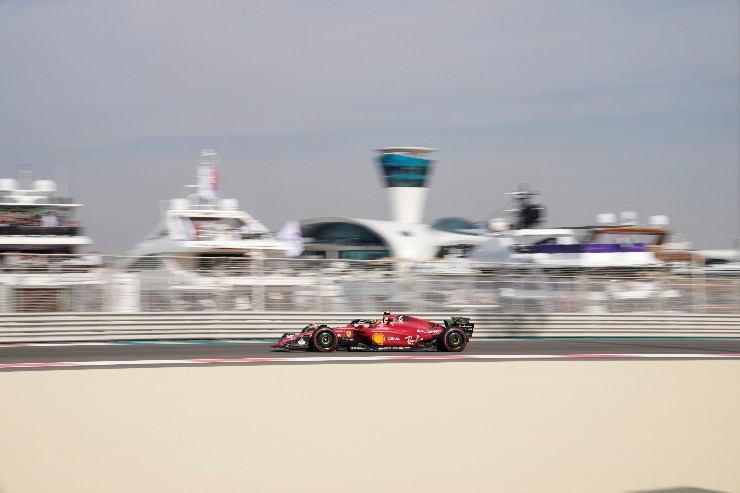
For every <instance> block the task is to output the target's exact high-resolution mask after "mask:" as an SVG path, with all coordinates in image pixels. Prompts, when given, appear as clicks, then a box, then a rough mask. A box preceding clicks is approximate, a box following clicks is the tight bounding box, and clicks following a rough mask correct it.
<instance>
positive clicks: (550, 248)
mask: <svg viewBox="0 0 740 493" xmlns="http://www.w3.org/2000/svg"><path fill="white" fill-rule="evenodd" d="M509 194H510V195H513V196H514V198H515V200H516V201H517V204H516V206H515V207H514V208H512V209H509V210H508V212H511V213H512V214H513V217H514V220H513V221H511V222H509V221H507V220H505V219H494V220H491V221H489V230H491V231H492V232H491V233H488V236H489V238H490V239H489V240H488V241H486V242H484V243H482V244H481V245H479V246H477V247H475V248H473V249H472V250H471V252H470V254H469V258H470V259H471V260H474V261H478V262H497V263H502V264H509V265H520V266H526V265H536V266H538V267H555V268H557V267H563V268H594V267H617V268H622V267H624V268H645V267H660V266H663V265H665V262H666V261H675V260H679V255H678V254H677V253H676V252H668V251H666V249H665V248H664V244H665V242H666V239H667V238H668V236H669V235H670V231H669V230H668V229H666V228H665V226H666V225H667V222H668V219H667V218H666V217H665V216H654V217H652V218H651V220H650V223H651V224H650V226H640V225H638V224H637V216H636V214H635V213H632V212H627V213H622V216H621V217H620V219H619V220H617V218H616V216H614V215H613V214H599V215H598V216H597V223H598V225H594V226H584V227H572V228H542V227H539V226H540V223H541V221H542V216H543V211H544V208H543V207H542V206H540V205H536V204H532V203H531V201H530V199H531V198H532V196H533V195H536V194H537V192H534V191H531V190H529V189H528V188H523V189H519V190H518V191H516V192H510V193H509ZM681 259H682V258H681Z"/></svg>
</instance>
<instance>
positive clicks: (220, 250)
mask: <svg viewBox="0 0 740 493" xmlns="http://www.w3.org/2000/svg"><path fill="white" fill-rule="evenodd" d="M217 165H218V161H217V155H216V153H215V152H214V151H213V150H210V149H207V150H203V151H202V153H201V156H200V160H199V161H198V163H197V176H198V184H197V185H191V186H189V187H190V188H194V189H195V190H194V193H191V194H189V195H188V196H186V197H184V198H175V199H171V200H169V201H166V202H165V203H164V204H163V207H162V211H161V216H160V219H159V222H158V224H157V226H156V227H155V228H154V230H153V231H152V232H151V233H150V234H149V235H148V236H147V237H146V238H145V239H144V240H143V241H141V242H139V243H138V244H136V245H135V246H134V247H133V248H132V249H131V250H130V251H129V252H128V253H127V258H126V259H125V261H124V264H123V267H124V268H125V269H126V270H128V271H129V272H140V273H141V274H140V276H139V280H140V289H142V290H147V289H149V290H157V291H162V290H167V291H169V292H176V293H186V292H190V293H193V294H191V295H188V296H185V295H182V294H178V295H173V296H172V297H171V298H172V300H164V301H160V302H158V303H159V305H161V306H162V308H160V309H168V308H172V306H173V305H174V309H192V305H193V303H200V304H201V305H202V306H203V309H208V308H209V307H211V308H213V309H221V308H223V309H233V308H237V309H260V308H263V307H264V306H265V303H266V301H265V300H268V299H269V298H270V296H276V297H277V298H278V299H280V297H284V296H285V293H281V292H280V287H290V286H297V285H305V284H311V283H313V280H312V279H310V278H308V277H307V278H299V277H296V276H294V275H293V273H291V272H289V271H288V270H287V269H286V268H285V265H286V264H287V263H283V264H282V267H283V268H282V269H281V268H276V267H275V261H274V260H273V259H285V258H286V257H290V256H295V255H297V254H300V252H301V246H302V238H301V237H300V230H297V232H296V231H295V230H294V231H292V233H293V234H292V235H285V237H283V235H281V234H278V235H276V234H273V233H271V232H270V230H269V229H268V228H267V227H266V226H265V225H264V224H263V223H262V222H260V221H259V220H257V219H256V218H254V217H252V216H251V215H249V214H248V213H246V212H244V211H242V210H240V209H239V202H238V201H237V200H236V199H232V198H228V199H221V198H219V197H218V195H216V190H217V188H218V168H217ZM238 287H244V290H243V291H244V292H241V293H240V292H238V291H239V290H238ZM235 288H236V289H235ZM219 290H222V291H224V292H226V291H228V296H227V297H228V302H225V303H226V304H225V306H219V304H224V303H220V302H217V301H214V300H215V298H217V297H218V296H216V295H215V294H214V293H216V292H217V291H219ZM258 291H259V292H258ZM198 293H200V294H198ZM173 300H174V301H173ZM203 300H206V301H205V302H204V301H203Z"/></svg>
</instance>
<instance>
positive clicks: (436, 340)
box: [272, 312, 474, 353]
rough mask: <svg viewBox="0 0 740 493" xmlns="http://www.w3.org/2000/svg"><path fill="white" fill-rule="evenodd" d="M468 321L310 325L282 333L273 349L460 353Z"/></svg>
mask: <svg viewBox="0 0 740 493" xmlns="http://www.w3.org/2000/svg"><path fill="white" fill-rule="evenodd" d="M473 327H474V324H472V323H470V319H469V318H465V317H451V318H449V319H447V320H445V321H444V325H440V324H438V323H435V322H430V321H428V320H423V319H421V318H416V317H409V316H407V315H391V314H390V312H386V313H384V314H383V319H382V320H362V319H357V320H352V321H351V322H350V323H348V324H347V325H346V326H344V327H329V326H328V325H317V324H310V325H307V326H306V327H304V328H303V330H302V331H301V332H299V333H297V334H288V333H285V334H283V336H282V337H281V338H280V340H279V341H278V342H277V343H275V344H273V345H272V347H274V348H278V349H300V350H312V351H320V352H324V353H328V352H330V351H334V350H335V349H339V348H346V349H347V350H348V351H350V350H358V351H386V350H392V349H402V350H430V349H437V350H438V351H462V350H463V349H465V346H466V345H467V344H468V341H469V340H470V338H471V337H472V335H473Z"/></svg>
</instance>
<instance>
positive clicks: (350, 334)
mask: <svg viewBox="0 0 740 493" xmlns="http://www.w3.org/2000/svg"><path fill="white" fill-rule="evenodd" d="M344 335H345V336H347V337H352V331H351V330H348V331H347V332H345V333H344Z"/></svg>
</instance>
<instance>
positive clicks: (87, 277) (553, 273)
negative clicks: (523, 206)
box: [0, 254, 740, 314]
mask: <svg viewBox="0 0 740 493" xmlns="http://www.w3.org/2000/svg"><path fill="white" fill-rule="evenodd" d="M383 310H393V311H395V312H417V313H418V312H425V313H442V312H444V313H470V314H475V313H478V314H507V313H530V314H568V313H584V314H604V313H615V314H619V313H621V314H630V313H638V314H639V313H647V314H738V313H740V276H737V275H735V276H733V275H725V276H716V275H712V274H711V273H708V272H707V271H706V270H702V269H682V270H680V271H675V270H672V269H670V268H668V267H660V268H650V269H646V268H642V269H625V268H620V269H618V268H598V269H596V268H594V269H570V270H568V269H544V268H534V267H522V266H510V265H502V264H481V263H470V262H467V261H466V260H464V259H456V260H454V261H450V260H440V261H430V262H402V261H367V262H363V261H337V260H320V259H264V258H259V257H255V258H252V257H244V258H234V257H230V256H223V257H145V258H131V257H112V256H100V255H88V256H77V257H75V256H69V255H64V256H58V255H47V256H41V255H13V256H10V255H7V254H6V255H5V256H4V257H3V258H2V264H0V313H58V312H70V313H95V312H111V313H139V312H144V313H145V312H234V313H255V312H260V313H262V312H291V311H298V312H309V311H312V312H371V313H375V312H381V311H383Z"/></svg>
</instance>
